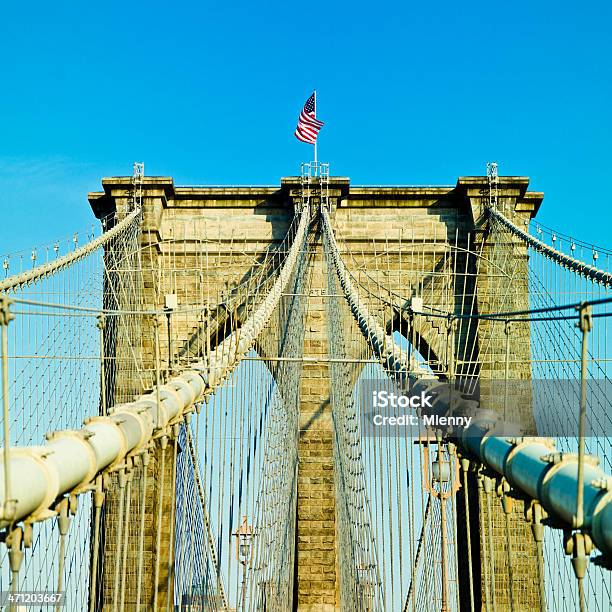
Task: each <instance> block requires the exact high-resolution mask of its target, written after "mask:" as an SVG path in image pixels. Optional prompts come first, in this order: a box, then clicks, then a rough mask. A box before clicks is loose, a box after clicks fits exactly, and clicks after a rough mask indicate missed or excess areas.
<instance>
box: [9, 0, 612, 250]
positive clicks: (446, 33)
mask: <svg viewBox="0 0 612 612" xmlns="http://www.w3.org/2000/svg"><path fill="white" fill-rule="evenodd" d="M611 17H612V9H611V8H610V3H609V2H603V1H595V2H590V3H582V4H576V3H569V2H563V1H560V2H550V1H536V2H534V1H533V0H531V1H524V0H515V1H514V2H512V3H511V4H510V5H509V4H507V3H501V2H447V1H445V0H441V1H438V2H436V3H427V2H407V1H403V2H397V3H388V2H356V1H352V2H335V3H320V4H318V5H317V4H315V5H312V4H303V3H298V2H292V3H288V2H231V3H230V2H215V3H212V2H202V1H199V2H184V1H183V2H181V1H175V2H172V3H161V2H147V3H144V2H130V3H126V2H121V3H120V2H114V1H107V2H104V3H102V2H96V3H94V2H89V3H84V2H78V3H77V2H55V3H48V2H40V1H37V0H34V1H33V2H29V3H27V4H25V5H24V4H23V3H16V2H11V3H6V4H5V5H4V6H3V10H2V19H1V22H0V53H1V56H2V64H1V67H0V70H1V71H2V85H3V87H2V93H1V95H0V198H1V199H0V207H1V212H2V214H1V215H0V253H6V252H7V251H12V250H14V249H16V248H18V247H28V246H30V245H33V244H36V243H41V242H45V241H48V240H49V239H52V238H55V237H56V236H62V235H67V234H69V233H70V232H71V231H72V230H74V229H78V228H83V227H86V226H87V225H89V224H90V223H91V219H92V217H91V213H90V211H89V207H88V205H87V200H86V192H87V191H89V190H96V189H99V187H100V179H101V177H103V176H109V175H115V174H130V173H131V164H132V162H133V161H136V160H138V161H144V162H145V164H146V172H147V174H161V175H171V176H173V177H174V179H175V181H176V183H177V184H205V183H230V184H231V183H257V184H261V183H272V184H274V183H277V182H278V181H279V178H280V177H281V176H283V175H287V174H294V173H296V172H297V170H298V168H299V163H300V162H301V161H304V160H306V159H308V158H309V156H310V152H311V147H310V146H308V145H305V144H302V143H299V142H298V141H297V140H296V139H295V138H294V136H293V129H294V126H295V120H296V117H297V114H298V112H299V109H300V108H301V105H302V104H303V103H304V101H305V100H306V98H307V96H308V95H309V94H310V92H311V91H312V89H313V88H314V87H316V88H317V90H318V92H319V109H318V110H319V117H320V118H321V119H323V120H324V121H325V122H326V125H325V127H324V128H323V131H322V133H321V136H320V157H321V158H323V159H324V160H328V161H330V162H331V164H332V173H334V174H341V175H348V176H350V177H351V179H352V181H353V182H354V183H404V184H435V183H441V184H449V183H451V184H454V183H455V181H456V178H457V176H459V175H469V174H482V173H483V172H484V168H485V163H486V161H487V160H492V159H495V160H497V161H498V162H499V163H500V171H501V173H502V174H520V175H528V176H530V177H531V179H532V182H531V186H532V188H534V189H538V190H542V191H545V193H546V198H545V203H544V206H543V207H542V210H541V219H542V221H543V222H544V223H547V224H548V225H552V226H554V227H556V228H557V229H559V230H560V231H566V232H573V233H574V234H575V235H577V237H579V238H583V239H590V240H594V241H596V242H599V243H603V244H604V245H608V246H612V228H611V224H610V213H609V210H610V206H611V205H612V196H611V195H610V189H609V179H610V177H611V176H610V175H611V173H610V166H611V164H612V153H611V146H610V143H611V140H612V129H611V126H610V109H611V102H612V84H611V83H612V80H611V76H612V75H611V72H612V68H611V65H612V62H611V58H612V37H611V36H610V31H609V29H610V23H611V22H612V19H611ZM593 214H596V215H598V216H599V217H600V220H599V221H598V222H597V223H593V222H592V220H591V219H589V216H590V215H593Z"/></svg>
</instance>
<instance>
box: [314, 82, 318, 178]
mask: <svg viewBox="0 0 612 612" xmlns="http://www.w3.org/2000/svg"><path fill="white" fill-rule="evenodd" d="M314 112H315V118H316V116H317V90H316V89H315V90H314ZM317 140H319V138H318V135H317V137H316V138H315V141H314V164H315V172H316V171H317Z"/></svg>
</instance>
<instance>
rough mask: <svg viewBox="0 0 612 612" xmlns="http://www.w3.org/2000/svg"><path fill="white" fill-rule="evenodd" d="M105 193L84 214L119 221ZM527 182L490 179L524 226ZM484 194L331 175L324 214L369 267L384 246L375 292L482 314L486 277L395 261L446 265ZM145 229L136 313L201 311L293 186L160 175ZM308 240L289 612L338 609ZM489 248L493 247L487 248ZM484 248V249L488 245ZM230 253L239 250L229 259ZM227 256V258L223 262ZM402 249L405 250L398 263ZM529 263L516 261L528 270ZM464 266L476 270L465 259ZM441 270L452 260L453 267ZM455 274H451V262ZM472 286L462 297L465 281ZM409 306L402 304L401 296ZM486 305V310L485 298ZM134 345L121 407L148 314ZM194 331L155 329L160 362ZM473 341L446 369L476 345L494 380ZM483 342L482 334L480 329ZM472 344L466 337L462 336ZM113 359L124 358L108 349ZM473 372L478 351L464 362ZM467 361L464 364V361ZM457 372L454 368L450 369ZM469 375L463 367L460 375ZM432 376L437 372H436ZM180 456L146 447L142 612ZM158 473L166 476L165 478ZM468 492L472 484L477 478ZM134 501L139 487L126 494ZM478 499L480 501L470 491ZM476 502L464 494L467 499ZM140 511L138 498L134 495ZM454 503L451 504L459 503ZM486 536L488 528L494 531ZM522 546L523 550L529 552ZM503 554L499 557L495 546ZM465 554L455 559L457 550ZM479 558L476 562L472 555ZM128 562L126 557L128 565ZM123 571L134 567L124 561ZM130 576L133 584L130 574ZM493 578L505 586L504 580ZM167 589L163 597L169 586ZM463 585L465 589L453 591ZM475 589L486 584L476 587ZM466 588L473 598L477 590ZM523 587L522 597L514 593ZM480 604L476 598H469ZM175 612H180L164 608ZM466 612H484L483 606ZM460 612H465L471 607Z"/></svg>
mask: <svg viewBox="0 0 612 612" xmlns="http://www.w3.org/2000/svg"><path fill="white" fill-rule="evenodd" d="M102 186H103V191H102V192H96V193H91V194H89V200H90V203H91V206H92V208H93V210H94V212H95V214H96V215H97V216H98V217H102V216H104V215H107V214H109V213H111V212H114V211H117V212H118V213H119V216H121V215H124V214H126V211H127V208H128V201H129V198H130V193H131V189H132V183H131V179H130V178H128V177H115V178H107V179H104V180H103V182H102ZM527 186H528V180H527V179H525V178H522V177H502V178H500V185H499V195H500V199H503V201H504V205H505V207H506V210H508V211H510V212H511V214H512V216H513V218H515V219H517V220H519V221H520V222H523V221H525V220H528V219H529V218H531V217H532V216H534V215H535V213H536V212H537V209H538V207H539V205H540V203H541V200H542V194H537V193H530V192H528V191H527ZM486 189H487V180H486V177H463V178H460V179H459V180H458V181H457V184H456V186H455V187H452V188H450V187H422V188H421V187H352V186H351V184H350V180H349V179H348V178H342V177H330V178H329V197H330V204H331V206H332V208H333V210H334V214H333V225H334V227H335V228H337V230H338V232H339V234H340V235H341V236H342V238H343V240H344V241H346V244H349V245H350V248H351V250H352V251H353V252H355V253H360V254H361V256H362V257H363V258H364V262H363V263H364V265H365V267H368V258H370V259H371V264H372V267H375V265H376V263H375V258H376V257H377V253H376V252H375V249H376V248H378V247H373V239H374V240H375V241H376V242H377V243H378V245H380V244H385V249H386V251H387V254H388V257H389V261H390V262H391V269H392V270H393V272H392V273H389V274H386V275H385V276H384V278H383V279H382V281H381V282H382V283H383V284H384V286H385V289H387V290H389V291H391V292H395V293H398V294H401V295H407V293H408V290H410V291H411V292H412V293H413V294H414V293H415V292H418V291H420V292H422V293H425V291H426V290H427V289H428V288H429V291H430V293H429V294H428V295H430V296H431V297H430V298H429V300H430V301H432V300H433V302H434V303H435V304H437V305H439V306H440V307H441V308H451V309H452V312H455V313H459V312H461V311H462V310H461V309H462V308H463V306H462V305H461V304H462V302H461V300H460V294H465V293H466V292H468V290H469V291H471V292H473V294H474V295H475V300H476V308H477V310H478V311H481V312H484V311H486V310H487V308H488V307H489V306H490V303H488V300H489V298H488V297H487V295H488V293H487V292H488V291H489V289H490V284H489V283H490V280H489V279H488V278H487V277H486V274H485V272H486V270H485V268H484V267H483V268H479V270H481V272H480V275H479V273H478V271H475V272H474V274H472V275H471V276H470V278H468V277H467V275H465V276H464V277H463V278H462V279H460V280H457V281H456V282H455V283H454V285H453V287H454V289H453V288H451V290H446V289H445V290H444V291H443V290H442V289H440V288H439V287H434V286H431V287H428V286H426V282H428V281H426V280H423V279H421V280H418V279H417V280H415V275H416V272H415V271H412V272H411V271H407V272H406V275H404V274H402V270H407V269H406V264H405V260H404V263H402V257H404V258H405V252H407V251H409V250H410V249H412V251H413V252H414V251H415V250H418V251H419V253H420V255H421V258H422V259H421V261H422V262H423V263H422V267H423V269H425V268H426V269H432V270H435V269H436V266H438V267H443V266H444V265H447V264H448V262H441V261H439V260H438V259H437V255H436V253H437V250H436V248H435V247H436V246H437V245H438V246H439V245H440V244H443V243H448V244H451V243H452V244H455V245H459V246H461V247H463V248H465V247H466V246H469V245H470V244H472V245H473V244H474V242H475V241H477V240H482V232H483V231H485V227H484V222H483V199H484V194H485V192H486ZM142 195H143V198H142V202H143V210H144V215H143V221H142V228H141V239H140V240H141V253H140V260H141V265H142V274H143V278H142V281H143V286H144V295H143V296H142V301H141V304H142V306H143V307H144V308H150V309H160V308H163V307H164V305H165V304H164V298H165V296H166V295H167V294H174V295H176V296H177V297H178V300H179V303H181V304H198V303H202V300H203V298H204V296H207V297H208V298H209V299H211V300H212V298H211V296H212V297H213V298H214V296H215V295H217V294H218V292H219V291H220V290H221V289H228V288H232V287H233V286H236V285H237V284H238V283H240V282H241V280H242V279H244V278H245V277H246V276H248V274H249V273H250V272H251V269H252V267H253V262H254V261H257V260H258V259H259V258H261V257H262V256H263V254H264V253H265V251H266V249H268V248H269V247H270V246H271V245H272V246H274V245H278V244H280V243H281V241H282V239H283V237H284V235H285V233H286V231H287V228H288V227H289V224H290V223H291V220H292V218H293V215H294V204H295V203H297V202H298V201H299V198H300V177H286V178H283V179H282V180H281V182H280V186H276V187H232V186H227V187H178V186H175V185H174V183H173V180H172V179H171V178H168V177H145V178H144V180H143V184H142ZM313 236H314V237H313V238H312V240H311V243H310V244H309V249H310V250H311V253H310V269H309V275H310V277H309V282H308V283H307V284H306V286H307V287H308V292H309V295H308V305H307V319H306V325H305V330H306V331H305V334H306V335H305V339H304V355H305V357H306V358H307V360H308V362H307V363H305V364H304V368H303V374H302V383H301V389H302V397H301V416H300V435H299V461H300V463H299V468H298V497H297V505H298V507H297V529H296V543H295V546H296V563H295V580H294V582H295V584H294V604H295V607H296V609H297V610H298V611H302V612H307V611H313V612H314V611H315V610H316V611H322V612H325V611H330V612H331V611H333V610H339V609H340V601H339V593H340V585H339V579H340V578H339V574H338V566H337V559H338V554H337V550H336V514H335V512H336V510H335V500H334V471H333V423H332V406H331V405H330V376H329V360H328V345H327V322H326V316H325V312H326V309H325V299H326V298H325V293H326V287H327V280H326V276H325V274H326V272H325V264H324V261H323V253H322V250H323V249H322V244H321V237H320V235H317V233H316V232H314V233H313ZM210 237H214V241H211V242H210V244H211V245H212V246H210V247H207V246H206V245H207V244H208V243H207V242H206V238H210ZM489 246H490V245H489ZM487 248H488V247H487ZM237 251H239V253H238V252H237ZM232 252H233V255H232V257H231V258H230V257H229V254H230V253H232ZM402 252H404V254H402ZM204 258H205V259H206V266H207V269H208V270H210V271H216V272H214V274H212V273H209V274H207V275H203V274H202V269H203V266H204ZM525 258H526V253H524V254H523V264H522V265H525V261H526V259H525ZM459 263H460V264H461V265H464V266H468V264H469V265H472V263H471V262H466V261H462V262H459ZM449 265H450V264H449ZM453 265H455V266H458V265H459V264H458V263H456V262H455V263H454V264H453ZM469 283H471V285H470V287H467V284H469ZM516 291H517V292H518V294H520V296H519V298H520V299H522V300H523V301H524V302H525V303H526V301H527V299H528V298H527V286H526V284H525V285H524V286H519V287H518V288H516ZM407 297H409V295H407ZM489 301H490V300H489ZM139 324H140V329H141V330H142V342H141V343H140V344H139V345H138V346H137V347H134V348H135V350H137V351H138V353H139V359H140V361H141V372H142V376H140V377H139V378H138V380H134V379H133V377H132V375H131V374H128V373H124V374H122V373H121V372H120V371H118V372H115V373H114V377H115V379H114V380H113V382H112V385H113V389H114V390H115V392H116V394H117V396H121V397H122V398H124V397H125V396H129V395H130V394H140V393H143V392H145V391H147V390H149V389H150V388H151V387H152V386H153V384H154V380H155V376H154V373H155V359H154V344H153V340H152V339H153V338H154V336H155V333H154V323H153V321H151V320H150V319H147V318H146V317H145V318H143V320H142V321H140V323H139ZM198 324H199V322H198V320H197V319H193V320H190V319H189V318H188V317H185V318H184V319H181V320H177V321H174V322H173V323H172V328H171V330H170V334H168V330H167V328H166V327H165V326H164V325H161V326H160V328H159V334H160V343H161V353H162V355H169V358H168V359H169V361H170V362H171V363H170V365H169V366H168V367H169V368H171V367H172V361H173V359H174V357H173V356H174V355H175V354H176V352H177V347H179V346H182V345H183V343H184V342H185V341H186V340H187V339H188V338H189V337H190V335H191V334H192V333H193V331H194V329H196V328H197V326H198ZM406 329H407V321H406V320H405V318H403V315H401V314H398V317H397V319H396V320H395V321H391V322H389V331H390V332H391V331H393V330H397V331H399V332H401V333H404V334H406ZM474 333H475V332H473V331H471V332H470V331H464V332H461V333H459V332H458V333H457V335H456V336H454V337H452V342H451V343H450V345H451V346H452V347H453V349H452V353H453V360H454V361H455V362H457V363H459V361H460V360H462V359H463V361H464V362H465V361H466V359H465V357H466V350H465V346H466V345H467V344H468V343H472V344H475V345H476V346H479V347H484V346H485V344H486V345H487V346H489V345H490V346H492V347H493V348H492V349H487V358H486V363H480V364H479V367H480V368H481V375H482V376H484V377H485V378H486V377H489V378H494V376H495V374H494V373H495V372H496V371H499V369H500V368H501V367H502V366H501V365H500V363H499V355H500V354H502V353H503V341H504V335H503V330H502V332H499V331H498V330H491V329H489V330H487V329H485V328H483V330H482V333H483V334H488V336H487V338H484V337H483V338H476V342H474ZM479 333H480V332H479ZM470 334H472V335H471V336H470ZM414 340H415V342H416V344H417V346H415V348H416V349H417V350H418V351H419V352H420V353H421V354H422V355H425V354H427V355H428V356H429V357H430V361H431V362H432V363H434V364H435V363H436V362H438V363H442V362H448V360H449V359H450V355H449V354H448V350H449V349H448V348H447V347H448V346H449V343H448V338H447V335H446V330H445V329H443V328H442V327H441V326H436V325H433V324H431V323H429V324H428V323H427V322H425V321H421V322H419V324H418V329H417V333H416V334H415V338H414ZM115 350H116V351H119V352H120V351H121V347H120V346H118V347H116V349H115ZM513 350H514V351H515V352H516V355H517V359H515V360H514V361H515V362H522V365H518V364H515V365H513V366H512V367H513V368H514V369H513V372H512V377H514V378H523V379H524V378H528V377H529V376H530V372H529V371H528V368H527V369H525V365H524V364H525V363H529V354H528V351H529V336H528V331H525V330H523V335H522V341H521V342H520V343H518V344H517V345H516V346H515V347H513ZM472 360H473V361H474V362H478V360H479V356H478V354H475V355H472ZM468 365H469V364H468ZM458 367H459V366H458ZM464 367H467V366H464ZM434 369H435V368H434ZM162 452H164V453H165V461H164V466H165V467H164V470H165V471H164V473H163V474H162V470H161V465H162V461H161V453H162ZM175 456H176V453H175V452H174V449H173V448H172V446H171V445H170V446H169V447H167V448H166V449H165V450H164V451H162V449H161V445H156V447H155V448H154V449H153V450H152V466H149V478H148V485H147V486H148V487H149V488H150V491H151V495H150V497H149V498H148V499H149V502H148V504H149V505H148V506H147V508H146V514H147V520H146V525H147V530H148V531H147V533H146V537H145V557H146V561H145V566H146V568H147V569H146V572H145V574H146V576H147V577H148V578H147V580H148V581H149V582H148V584H147V586H146V588H145V592H144V593H143V599H142V601H143V602H148V603H147V605H148V606H151V605H152V602H153V599H154V593H153V582H152V579H151V576H152V568H153V567H154V565H155V558H156V556H158V557H159V563H160V576H161V580H160V584H163V585H164V587H163V588H161V590H160V592H158V594H157V597H158V602H159V605H162V604H163V605H164V609H165V602H166V601H167V598H168V597H170V598H172V587H171V584H172V580H171V576H170V579H168V574H169V573H171V572H172V555H173V553H172V551H173V542H172V541H171V535H170V534H171V530H170V529H169V528H168V527H167V525H169V524H170V521H171V515H172V513H173V511H174V508H173V507H172V503H171V500H172V499H173V495H172V491H171V487H172V472H173V467H174V466H173V460H174V459H173V457H175ZM162 476H163V477H162ZM162 483H163V487H164V488H165V489H166V491H165V492H163V491H162V493H163V495H162V496H161V499H162V500H163V501H162V508H161V510H162V512H163V516H164V525H165V526H164V529H163V536H162V537H161V539H160V542H159V543H158V541H157V537H156V536H157V533H156V525H157V522H156V521H157V519H156V517H157V516H158V513H159V510H160V508H159V507H158V502H157V501H156V500H157V499H158V497H159V496H158V495H157V492H158V490H159V487H161V486H162ZM472 486H474V487H475V486H476V484H475V481H474V482H473V483H472ZM132 489H133V491H137V490H138V486H137V485H136V484H133V485H132ZM476 496H477V494H476ZM472 500H474V496H473V495H472ZM114 501H116V500H113V495H112V494H111V495H109V497H108V499H107V500H106V508H105V514H104V516H105V534H106V535H105V538H106V541H107V542H109V543H110V542H112V541H113V534H114V529H116V526H115V519H114V513H116V509H115V508H114V505H113V504H114ZM134 503H136V493H134ZM459 505H461V504H459ZM519 505H520V503H517V504H516V507H517V509H516V510H515V514H516V516H513V530H514V533H515V536H516V540H517V542H520V541H522V542H523V544H522V548H521V555H522V556H521V559H522V561H521V563H520V564H519V565H518V567H517V568H516V570H515V573H514V580H515V583H518V582H519V581H520V582H521V584H523V585H524V586H523V587H522V588H523V591H524V593H523V595H521V597H522V599H521V609H522V610H531V609H534V610H535V609H539V601H537V588H536V585H534V584H533V582H534V581H533V575H534V563H536V562H537V561H536V557H535V553H534V550H535V549H533V550H532V548H531V547H530V544H529V542H530V541H531V540H530V539H529V537H530V534H529V530H528V527H526V526H525V525H524V521H523V519H522V517H520V516H518V515H519V513H520V508H518V506H519ZM475 510H476V512H474V513H472V516H471V521H472V523H473V525H472V533H473V537H472V541H473V542H478V541H479V535H478V533H479V532H478V525H479V516H478V512H483V511H484V507H480V508H478V506H476V508H475ZM494 528H495V529H496V528H497V527H494ZM495 542H496V544H495V549H494V550H493V554H494V555H496V556H500V558H501V557H503V555H504V554H505V553H504V548H503V547H504V542H503V540H502V538H501V535H500V537H499V538H496V539H495ZM526 542H527V543H526ZM497 548H499V550H497ZM109 550H110V554H109V555H108V556H107V558H105V560H104V564H103V565H104V569H103V575H102V579H101V581H100V584H99V589H101V592H102V595H101V596H100V597H98V600H99V601H102V600H103V601H104V603H105V607H106V606H107V604H108V597H107V596H105V595H104V592H105V591H107V590H108V589H110V588H111V583H112V580H113V574H112V571H111V569H110V568H112V567H113V559H112V546H111V547H110V548H109ZM459 553H460V554H461V550H460V551H459ZM478 553H480V554H478ZM130 554H131V553H128V555H130ZM488 554H490V553H489V551H487V550H480V551H477V553H476V557H477V559H476V561H475V562H474V563H475V565H476V564H478V567H475V568H474V569H475V576H476V577H478V576H480V575H481V573H482V572H481V563H482V564H483V563H487V562H488V560H487V559H486V558H485V556H486V555H488ZM134 563H135V559H133V558H132V559H130V558H128V560H127V567H128V574H129V576H133V575H134V576H135V572H134V571H133V569H130V568H131V567H133V564H134ZM130 564H132V565H130ZM134 580H135V577H134ZM500 580H501V579H500ZM167 585H170V588H169V589H168V586H167ZM463 586H465V585H463ZM507 586H508V585H506V584H504V583H503V580H501V581H500V582H499V585H496V589H498V592H499V595H498V602H497V603H498V606H499V607H498V609H507V608H506V607H504V606H505V605H506V603H505V602H506V600H507V596H506V595H504V592H505V590H507ZM482 588H483V589H484V585H483V587H482ZM475 590H476V591H479V590H480V589H479V588H478V587H475ZM523 591H522V592H523ZM134 597H135V588H132V587H130V585H129V584H128V587H127V589H126V594H125V605H126V607H127V609H131V608H132V606H133V604H134V602H135V600H134ZM479 597H480V594H479V593H477V596H476V598H477V599H478V598H479ZM174 603H175V604H176V603H178V602H174ZM477 604H478V605H477V607H476V609H480V607H479V605H480V600H478V601H477ZM468 609H469V608H468Z"/></svg>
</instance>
